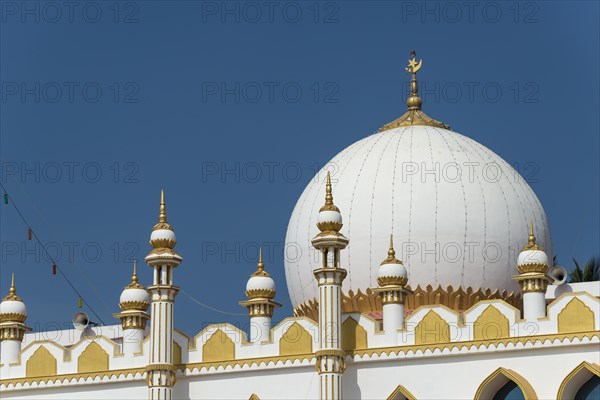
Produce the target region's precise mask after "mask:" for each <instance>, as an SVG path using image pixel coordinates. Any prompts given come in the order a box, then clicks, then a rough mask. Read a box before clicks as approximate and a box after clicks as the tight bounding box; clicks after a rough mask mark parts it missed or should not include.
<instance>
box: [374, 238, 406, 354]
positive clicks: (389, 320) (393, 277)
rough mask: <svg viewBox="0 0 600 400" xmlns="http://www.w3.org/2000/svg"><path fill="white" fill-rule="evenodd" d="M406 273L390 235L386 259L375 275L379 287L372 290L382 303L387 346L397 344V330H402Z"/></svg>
mask: <svg viewBox="0 0 600 400" xmlns="http://www.w3.org/2000/svg"><path fill="white" fill-rule="evenodd" d="M407 282H408V273H407V271H406V268H405V267H404V265H403V264H402V261H400V260H398V259H397V258H396V252H395V251H394V243H393V237H392V235H390V249H389V250H388V257H387V258H386V259H385V260H383V262H382V263H381V265H380V266H379V271H378V273H377V283H378V284H379V287H377V288H374V289H372V290H373V291H374V292H375V293H379V295H380V296H381V302H382V303H383V331H384V334H385V338H386V343H387V345H388V346H394V345H397V344H398V330H399V329H404V302H405V300H406V293H407V292H408V291H407V290H406V289H405V286H406V283H407Z"/></svg>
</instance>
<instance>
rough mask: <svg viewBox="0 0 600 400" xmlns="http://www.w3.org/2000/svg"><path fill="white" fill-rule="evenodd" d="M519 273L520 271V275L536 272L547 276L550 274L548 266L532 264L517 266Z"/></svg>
mask: <svg viewBox="0 0 600 400" xmlns="http://www.w3.org/2000/svg"><path fill="white" fill-rule="evenodd" d="M517 271H519V273H520V274H528V273H534V272H536V273H542V274H545V273H546V272H548V264H539V263H531V264H522V265H517Z"/></svg>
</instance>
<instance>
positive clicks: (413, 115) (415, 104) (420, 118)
mask: <svg viewBox="0 0 600 400" xmlns="http://www.w3.org/2000/svg"><path fill="white" fill-rule="evenodd" d="M416 56H417V54H416V52H415V51H414V50H412V51H411V52H410V57H411V59H410V60H408V67H406V71H408V72H409V73H411V74H412V78H411V80H410V95H409V96H408V99H407V100H406V105H407V106H408V111H407V112H406V113H404V115H402V116H401V117H400V118H398V119H396V120H394V121H392V122H390V123H388V124H386V125H384V126H382V127H381V128H379V132H383V131H387V130H389V129H393V128H400V127H402V126H412V125H425V126H433V127H436V128H442V129H450V127H449V126H448V125H446V124H444V123H443V122H440V121H436V120H435V119H433V118H431V117H429V116H427V115H426V114H425V113H424V112H423V111H421V105H422V104H423V101H422V100H421V97H419V85H418V83H417V72H418V71H419V70H420V69H421V67H422V66H423V60H419V61H417V58H416Z"/></svg>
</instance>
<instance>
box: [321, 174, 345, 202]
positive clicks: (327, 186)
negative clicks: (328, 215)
mask: <svg viewBox="0 0 600 400" xmlns="http://www.w3.org/2000/svg"><path fill="white" fill-rule="evenodd" d="M319 211H337V212H340V210H339V208H337V207H336V205H335V204H333V191H332V190H331V174H330V173H329V171H327V182H326V183H325V205H324V206H323V207H321V209H320V210H319Z"/></svg>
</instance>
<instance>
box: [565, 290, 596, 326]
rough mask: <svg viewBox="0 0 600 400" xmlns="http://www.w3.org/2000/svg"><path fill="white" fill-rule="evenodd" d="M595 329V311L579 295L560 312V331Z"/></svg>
mask: <svg viewBox="0 0 600 400" xmlns="http://www.w3.org/2000/svg"><path fill="white" fill-rule="evenodd" d="M593 330H594V312H593V311H592V310H591V309H590V308H589V307H588V306H586V305H585V303H584V302H583V301H581V300H579V299H578V298H577V297H575V298H573V300H571V301H569V303H568V304H567V305H566V306H565V308H563V310H562V311H561V312H560V313H558V333H568V332H585V331H593Z"/></svg>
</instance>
